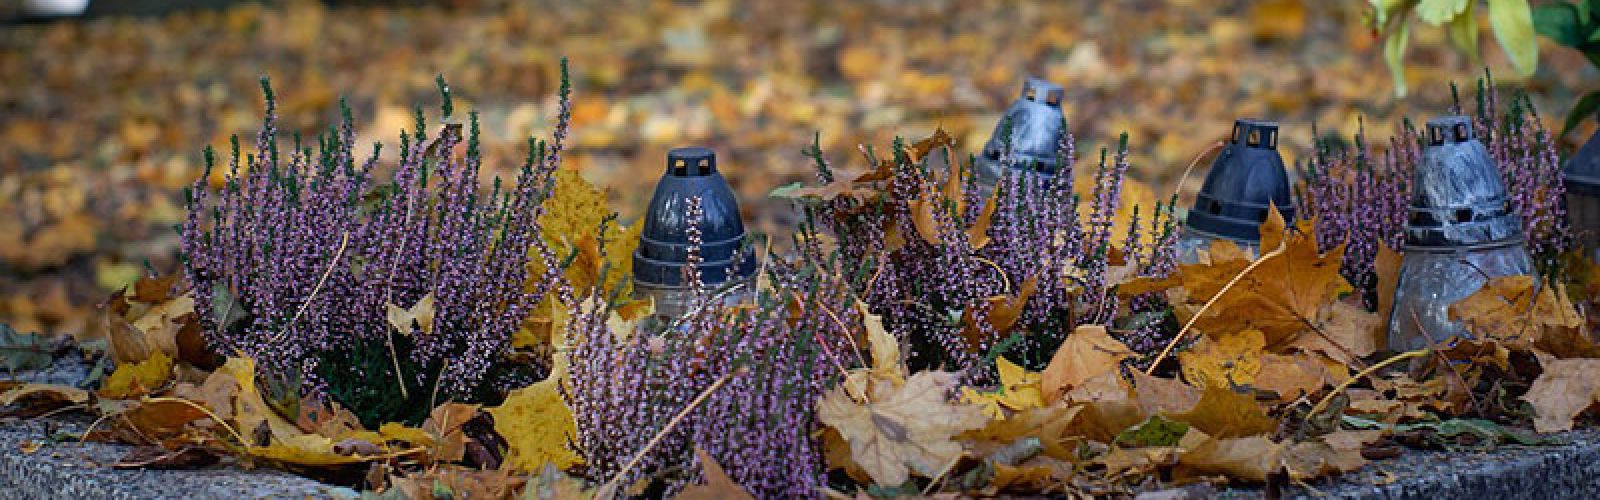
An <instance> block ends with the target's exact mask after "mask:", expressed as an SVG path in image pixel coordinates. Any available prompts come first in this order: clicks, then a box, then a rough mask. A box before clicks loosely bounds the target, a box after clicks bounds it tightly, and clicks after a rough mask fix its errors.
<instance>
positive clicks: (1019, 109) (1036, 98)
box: [976, 78, 1067, 184]
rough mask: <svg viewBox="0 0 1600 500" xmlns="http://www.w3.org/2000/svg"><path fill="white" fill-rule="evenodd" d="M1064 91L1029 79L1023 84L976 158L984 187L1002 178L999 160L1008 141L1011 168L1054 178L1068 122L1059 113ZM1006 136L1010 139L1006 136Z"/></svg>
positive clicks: (1037, 80) (1040, 81)
mask: <svg viewBox="0 0 1600 500" xmlns="http://www.w3.org/2000/svg"><path fill="white" fill-rule="evenodd" d="M1065 98H1066V89H1064V88H1062V87H1061V86H1060V85H1056V84H1054V83H1050V82H1049V81H1046V80H1042V79H1039V78H1028V79H1027V80H1025V81H1024V82H1023V83H1022V93H1021V94H1020V95H1019V96H1018V97H1017V100H1016V101H1015V102H1012V103H1011V107H1010V108H1007V109H1006V113H1005V115H1004V116H1003V117H1002V118H1001V119H1000V123H997V124H995V127H994V132H992V133H991V134H989V141H988V142H986V143H984V145H983V154H981V155H979V156H978V165H977V172H976V173H977V175H978V177H979V180H980V181H981V182H983V183H985V184H994V183H995V182H996V181H998V180H999V179H1000V178H1001V177H1003V176H1004V174H1005V172H1004V170H1005V168H1006V166H1005V165H1001V161H1000V160H1001V157H1002V156H1004V155H1005V153H1006V143H1007V140H1008V139H1009V140H1010V146H1011V160H1012V161H1011V165H1010V168H1012V169H1016V170H1026V171H1032V172H1034V173H1037V174H1042V175H1045V176H1053V175H1055V172H1056V163H1057V161H1058V160H1059V156H1060V155H1059V151H1060V148H1061V138H1062V137H1063V136H1065V135H1066V134H1067V121H1066V118H1065V117H1064V116H1062V113H1061V102H1062V100H1063V99H1065ZM1008 134H1009V135H1008Z"/></svg>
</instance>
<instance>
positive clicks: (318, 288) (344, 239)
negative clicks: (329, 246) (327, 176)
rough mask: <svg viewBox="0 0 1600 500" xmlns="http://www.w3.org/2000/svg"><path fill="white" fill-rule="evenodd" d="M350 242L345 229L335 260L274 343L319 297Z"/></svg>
mask: <svg viewBox="0 0 1600 500" xmlns="http://www.w3.org/2000/svg"><path fill="white" fill-rule="evenodd" d="M349 243H350V232H349V231H345V232H344V234H342V235H341V236H340V237H339V250H337V251H335V252H333V260H332V261H330V262H328V269H327V270H326V271H323V272H322V278H320V279H318V280H317V285H316V286H314V287H311V295H308V296H306V300H305V302H301V303H300V309H299V310H297V311H295V313H294V317H291V318H289V322H288V323H286V324H284V325H283V330H281V331H279V332H278V335H277V336H276V337H273V338H272V343H274V344H276V343H277V342H278V341H280V340H283V337H284V336H285V335H288V334H289V329H290V328H293V327H294V323H295V322H296V321H299V320H300V315H302V314H305V313H306V308H307V307H309V306H311V302H312V301H313V300H316V299H317V292H320V291H322V285H323V283H326V282H327V281H328V276H330V275H332V274H333V269H334V268H336V267H338V264H339V259H340V258H341V257H344V248H345V246H346V245H348V244H349Z"/></svg>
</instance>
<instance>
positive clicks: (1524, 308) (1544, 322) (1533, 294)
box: [1440, 275, 1583, 347]
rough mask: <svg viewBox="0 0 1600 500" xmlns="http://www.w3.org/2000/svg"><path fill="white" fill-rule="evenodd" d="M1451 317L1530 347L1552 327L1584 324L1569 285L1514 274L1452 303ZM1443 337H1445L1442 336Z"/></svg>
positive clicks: (1478, 331) (1477, 331) (1472, 329)
mask: <svg viewBox="0 0 1600 500" xmlns="http://www.w3.org/2000/svg"><path fill="white" fill-rule="evenodd" d="M1450 319H1451V320H1453V321H1460V322H1461V324H1462V326H1464V327H1465V328H1466V329H1467V331H1468V332H1471V333H1472V334H1473V335H1476V336H1479V337H1480V338H1491V339H1498V340H1500V341H1502V342H1504V343H1506V344H1507V345H1508V346H1523V347H1526V346H1528V345H1530V344H1532V343H1534V342H1536V341H1538V340H1539V338H1540V337H1542V336H1543V334H1544V333H1545V332H1546V331H1548V330H1557V329H1573V328H1577V327H1579V326H1581V325H1583V316H1582V315H1579V314H1578V310H1577V309H1576V308H1574V307H1573V306H1572V301H1571V300H1570V299H1568V298H1567V294H1566V293H1565V289H1564V288H1562V287H1557V286H1548V285H1544V284H1542V283H1539V282H1537V281H1535V279H1534V277H1533V276H1527V275H1513V276H1499V277H1495V278H1491V279H1489V281H1488V282H1487V283H1484V284H1483V288H1479V289H1478V291H1476V292H1473V294H1472V295H1468V296H1467V298H1464V299H1461V300H1460V301H1458V302H1456V303H1454V304H1451V305H1450ZM1440 340H1443V339H1440Z"/></svg>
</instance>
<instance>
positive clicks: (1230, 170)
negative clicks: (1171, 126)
mask: <svg viewBox="0 0 1600 500" xmlns="http://www.w3.org/2000/svg"><path fill="white" fill-rule="evenodd" d="M1289 196H1290V191H1289V172H1288V170H1286V169H1285V168H1284V165H1283V157H1282V156H1279V155H1278V123H1277V122H1271V121H1261V120H1248V119H1241V120H1234V122H1233V134H1232V135H1230V136H1229V137H1228V142H1227V145H1226V146H1224V147H1223V148H1222V152H1221V153H1218V154H1217V158H1216V159H1215V160H1212V162H1211V170H1210V172H1207V173H1206V182H1205V184H1203V185H1201V186H1200V194H1199V195H1197V196H1196V197H1195V201H1194V206H1193V207H1191V208H1190V209H1189V215H1188V217H1187V218H1186V219H1185V220H1184V223H1183V235H1182V236H1181V237H1180V238H1179V239H1178V260H1180V261H1183V262H1186V263H1194V262H1197V261H1198V260H1199V255H1200V252H1201V251H1202V250H1205V249H1206V248H1207V247H1209V246H1210V245H1211V242H1212V241H1215V240H1217V239H1225V240H1231V241H1233V242H1234V243H1238V244H1239V245H1240V246H1241V247H1244V248H1245V249H1246V250H1249V251H1251V252H1257V251H1259V249H1258V248H1257V247H1259V246H1260V245H1261V223H1262V222H1265V221H1266V220H1267V210H1268V209H1269V207H1271V206H1274V205H1276V206H1277V207H1278V212H1279V213H1282V214H1283V220H1285V221H1292V220H1294V203H1292V202H1291V201H1290V198H1289Z"/></svg>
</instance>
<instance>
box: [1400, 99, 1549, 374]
mask: <svg viewBox="0 0 1600 500" xmlns="http://www.w3.org/2000/svg"><path fill="white" fill-rule="evenodd" d="M1423 140H1424V142H1425V144H1424V146H1423V150H1422V163H1421V164H1419V165H1417V169H1416V172H1415V174H1414V177H1413V178H1412V184H1411V207H1410V208H1409V209H1408V212H1409V215H1408V217H1407V220H1406V229H1405V231H1406V242H1405V256H1404V257H1403V260H1402V261H1401V264H1400V282H1399V285H1398V287H1397V288H1396V289H1395V296H1394V309H1393V311H1391V312H1390V315H1389V349H1390V350H1393V351H1410V350H1415V349H1421V348H1424V347H1428V346H1430V345H1432V342H1442V341H1444V340H1445V339H1448V338H1450V337H1452V336H1460V337H1470V336H1471V335H1470V334H1468V333H1467V331H1466V330H1465V329H1464V328H1463V327H1462V326H1461V325H1460V324H1458V323H1456V322H1453V321H1450V315H1449V309H1450V304H1453V303H1455V302H1456V301H1459V300H1461V299H1463V298H1466V297H1467V296H1468V295H1471V294H1472V293H1473V292H1476V291H1478V289H1479V288H1482V287H1483V284H1484V283H1485V282H1487V281H1488V280H1489V279H1490V278H1493V277H1499V276H1509V275H1518V274H1532V273H1533V260H1532V259H1531V258H1530V257H1529V256H1528V250H1527V247H1526V244H1525V241H1524V239H1523V234H1522V220H1521V217H1519V216H1517V214H1516V212H1513V211H1512V210H1511V206H1510V200H1509V198H1507V195H1506V189H1505V186H1504V185H1503V184H1502V183H1501V182H1500V172H1499V169H1497V168H1495V165H1494V161H1493V160H1492V159H1490V157H1489V152H1488V150H1487V149H1485V148H1484V146H1483V143H1482V142H1479V141H1478V139H1477V137H1475V136H1474V133H1473V130H1472V120H1471V119H1469V118H1467V117H1465V116H1447V117H1443V118H1437V119H1434V120H1432V121H1429V122H1428V130H1427V134H1426V135H1425V136H1424V137H1423Z"/></svg>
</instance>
